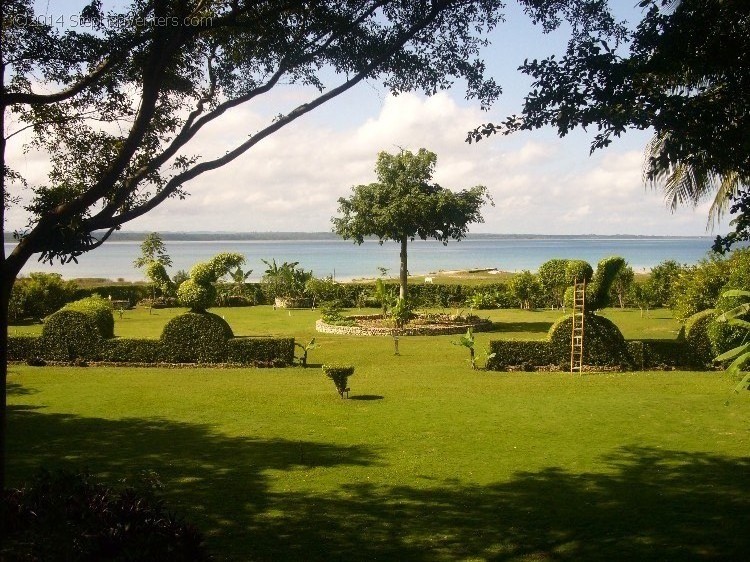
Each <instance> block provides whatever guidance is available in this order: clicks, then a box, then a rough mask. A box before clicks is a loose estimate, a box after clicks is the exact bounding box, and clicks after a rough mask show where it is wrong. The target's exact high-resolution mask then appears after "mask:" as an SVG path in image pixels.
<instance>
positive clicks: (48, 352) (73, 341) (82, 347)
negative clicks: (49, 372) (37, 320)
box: [39, 309, 102, 361]
mask: <svg viewBox="0 0 750 562" xmlns="http://www.w3.org/2000/svg"><path fill="white" fill-rule="evenodd" d="M39 343H40V347H41V349H42V350H43V351H44V356H45V357H46V358H48V359H52V360H54V361H74V360H76V359H95V358H96V357H97V355H98V354H99V348H100V347H101V344H102V336H101V334H100V332H99V329H98V327H97V325H96V322H95V321H94V319H93V318H92V317H91V316H90V315H88V314H85V313H83V312H79V311H77V310H64V309H63V310H59V311H58V312H55V313H54V314H52V315H50V316H49V317H48V318H47V320H46V321H45V323H44V326H43V327H42V337H41V339H40V342H39Z"/></svg>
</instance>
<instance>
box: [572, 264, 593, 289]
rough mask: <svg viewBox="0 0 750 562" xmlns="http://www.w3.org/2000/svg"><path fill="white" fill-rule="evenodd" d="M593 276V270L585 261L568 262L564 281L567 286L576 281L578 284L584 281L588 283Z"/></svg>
mask: <svg viewBox="0 0 750 562" xmlns="http://www.w3.org/2000/svg"><path fill="white" fill-rule="evenodd" d="M593 276H594V268H592V267H591V264H590V263H589V262H587V261H584V260H568V263H567V264H566V265H565V281H566V282H567V284H568V285H572V284H573V282H574V281H578V283H582V282H583V281H586V283H588V282H589V281H591V278H592V277H593Z"/></svg>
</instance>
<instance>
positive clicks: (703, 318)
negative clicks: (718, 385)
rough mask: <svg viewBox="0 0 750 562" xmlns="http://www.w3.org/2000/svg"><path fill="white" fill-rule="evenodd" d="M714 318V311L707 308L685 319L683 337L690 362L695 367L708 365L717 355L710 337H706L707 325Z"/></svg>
mask: <svg viewBox="0 0 750 562" xmlns="http://www.w3.org/2000/svg"><path fill="white" fill-rule="evenodd" d="M715 318H716V311H715V310H714V309H713V308H709V309H708V310H702V311H701V312H698V313H696V314H693V315H692V316H691V317H690V318H688V319H687V320H686V321H685V328H684V332H683V337H684V338H685V343H686V344H687V349H688V352H689V353H690V362H691V363H692V364H693V365H694V366H695V367H701V368H705V367H710V366H711V364H712V363H713V360H714V357H716V356H717V355H718V354H717V353H715V352H714V350H713V347H712V345H711V339H710V338H709V337H708V327H709V326H710V325H711V324H712V323H713V321H714V319H715Z"/></svg>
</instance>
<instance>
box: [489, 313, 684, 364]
mask: <svg viewBox="0 0 750 562" xmlns="http://www.w3.org/2000/svg"><path fill="white" fill-rule="evenodd" d="M572 323H573V318H572V316H563V317H562V318H560V319H559V320H558V321H557V322H555V324H553V325H552V327H551V328H550V330H549V332H548V333H547V339H545V340H541V341H506V340H493V341H491V342H490V353H491V354H492V353H494V354H495V356H494V357H493V358H492V359H490V360H489V361H488V362H487V368H488V369H491V370H495V371H505V370H516V369H518V370H526V371H533V370H536V369H537V368H539V367H548V366H550V365H555V366H556V367H557V368H558V369H560V370H561V371H567V370H568V369H569V368H570V336H571V333H572V328H573V326H572ZM585 334H586V336H585V339H584V346H583V350H584V351H583V352H584V361H583V363H584V365H589V366H594V367H615V368H620V369H622V370H627V369H653V368H672V367H684V366H688V365H690V364H691V360H690V354H689V351H688V347H687V345H688V344H686V342H685V341H683V340H681V339H678V340H634V341H625V338H624V337H623V336H622V333H621V332H620V330H619V329H618V328H617V326H615V324H614V323H612V322H611V321H610V320H608V319H606V318H604V317H602V316H596V315H593V314H587V315H586V316H585Z"/></svg>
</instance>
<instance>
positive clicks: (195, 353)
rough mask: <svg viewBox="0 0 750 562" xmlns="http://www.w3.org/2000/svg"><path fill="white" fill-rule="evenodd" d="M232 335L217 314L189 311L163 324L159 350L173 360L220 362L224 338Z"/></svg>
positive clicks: (224, 352) (221, 360) (224, 342)
mask: <svg viewBox="0 0 750 562" xmlns="http://www.w3.org/2000/svg"><path fill="white" fill-rule="evenodd" d="M185 283H187V281H186V282H185ZM183 285H184V283H183ZM233 337H234V334H233V333H232V328H230V327H229V324H227V322H226V321H225V320H224V319H223V318H221V317H220V316H217V315H216V314H211V313H210V312H201V313H199V312H188V313H186V314H182V315H180V316H176V317H175V318H172V320H170V321H169V322H167V325H166V326H164V330H163V331H162V333H161V344H162V353H163V354H164V360H165V361H169V362H172V363H196V362H197V363H221V362H223V361H225V360H226V356H227V340H229V339H230V338H233Z"/></svg>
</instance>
